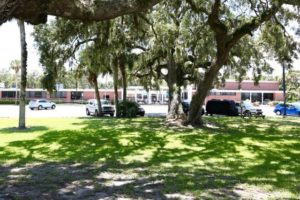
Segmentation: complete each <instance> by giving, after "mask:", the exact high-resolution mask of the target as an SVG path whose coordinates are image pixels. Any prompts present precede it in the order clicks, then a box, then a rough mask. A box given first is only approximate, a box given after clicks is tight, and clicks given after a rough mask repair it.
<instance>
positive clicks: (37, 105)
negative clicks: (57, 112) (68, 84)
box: [28, 99, 56, 110]
mask: <svg viewBox="0 0 300 200" xmlns="http://www.w3.org/2000/svg"><path fill="white" fill-rule="evenodd" d="M28 106H29V108H30V109H31V110H34V109H38V110H42V109H46V110H47V109H48V108H49V109H52V110H54V109H55V108H56V105H55V103H54V102H51V101H48V100H46V99H35V100H31V101H30V102H29V105H28Z"/></svg>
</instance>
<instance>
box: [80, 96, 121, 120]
mask: <svg viewBox="0 0 300 200" xmlns="http://www.w3.org/2000/svg"><path fill="white" fill-rule="evenodd" d="M101 108H102V113H103V115H110V116H114V114H115V108H114V106H113V105H111V103H110V102H109V101H107V100H103V99H101ZM85 111H86V115H91V114H93V115H95V116H97V115H98V113H99V111H98V103H97V100H96V99H90V100H88V102H87V104H86V106H85Z"/></svg>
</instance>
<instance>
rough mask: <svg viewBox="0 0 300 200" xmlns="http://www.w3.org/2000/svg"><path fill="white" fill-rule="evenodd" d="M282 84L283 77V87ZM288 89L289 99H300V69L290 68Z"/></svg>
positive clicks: (287, 77)
mask: <svg viewBox="0 0 300 200" xmlns="http://www.w3.org/2000/svg"><path fill="white" fill-rule="evenodd" d="M282 84H283V83H282V79H280V85H281V87H282ZM286 91H287V100H288V101H291V102H292V101H300V71H295V70H290V71H289V72H288V73H287V75H286Z"/></svg>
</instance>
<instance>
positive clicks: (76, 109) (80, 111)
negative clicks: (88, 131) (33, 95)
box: [0, 104, 168, 118]
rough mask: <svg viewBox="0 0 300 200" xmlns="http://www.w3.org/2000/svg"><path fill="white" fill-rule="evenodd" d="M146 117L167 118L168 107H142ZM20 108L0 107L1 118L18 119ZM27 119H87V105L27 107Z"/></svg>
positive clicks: (13, 106) (14, 106)
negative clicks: (47, 107)
mask: <svg viewBox="0 0 300 200" xmlns="http://www.w3.org/2000/svg"><path fill="white" fill-rule="evenodd" d="M142 107H143V108H144V109H145V111H146V116H153V117H155V116H165V115H166V113H167V111H168V107H167V106H166V105H142ZM18 115H19V107H18V106H16V105H0V118H17V117H18ZM26 117H28V118H72V117H86V113H85V105H81V104H57V105H56V109H55V110H52V109H48V110H30V109H29V108H28V106H26Z"/></svg>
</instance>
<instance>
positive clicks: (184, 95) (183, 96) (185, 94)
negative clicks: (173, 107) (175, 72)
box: [182, 92, 188, 100]
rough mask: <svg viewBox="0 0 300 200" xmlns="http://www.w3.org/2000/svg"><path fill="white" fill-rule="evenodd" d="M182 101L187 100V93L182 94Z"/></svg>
mask: <svg viewBox="0 0 300 200" xmlns="http://www.w3.org/2000/svg"><path fill="white" fill-rule="evenodd" d="M182 99H183V100H187V99H188V93H187V92H183V93H182Z"/></svg>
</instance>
